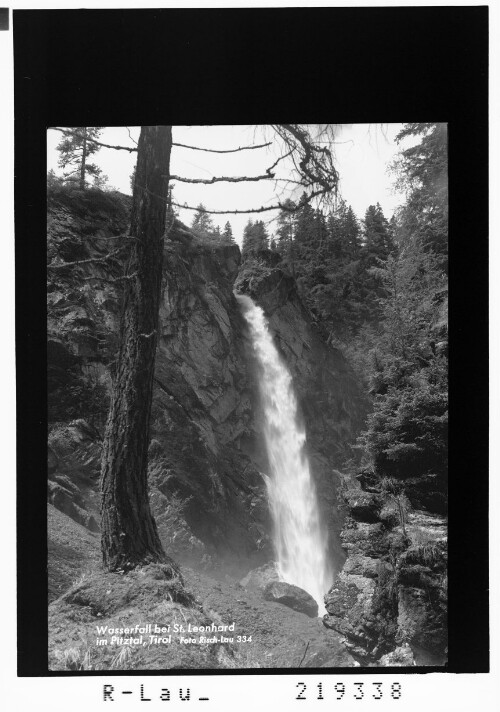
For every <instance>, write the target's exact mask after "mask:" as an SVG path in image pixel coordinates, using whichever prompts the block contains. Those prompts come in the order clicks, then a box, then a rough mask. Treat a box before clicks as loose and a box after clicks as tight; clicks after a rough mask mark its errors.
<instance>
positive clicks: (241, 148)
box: [172, 141, 271, 153]
mask: <svg viewBox="0 0 500 712" xmlns="http://www.w3.org/2000/svg"><path fill="white" fill-rule="evenodd" d="M270 145H271V141H270V142H269V143H261V144H260V145H257V146H239V147H238V148H228V149H226V150H219V149H216V148H200V147H199V146H188V145H186V144H185V143H175V141H174V142H173V143H172V146H180V147H181V148H190V149H191V150H192V151H206V152H207V153H237V152H238V151H251V150H253V149H255V148H266V146H270Z"/></svg>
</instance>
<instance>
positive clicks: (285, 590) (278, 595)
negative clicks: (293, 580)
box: [263, 581, 318, 618]
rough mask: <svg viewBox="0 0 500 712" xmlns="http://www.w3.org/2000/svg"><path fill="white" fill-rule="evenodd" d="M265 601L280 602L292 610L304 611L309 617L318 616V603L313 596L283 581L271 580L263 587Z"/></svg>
mask: <svg viewBox="0 0 500 712" xmlns="http://www.w3.org/2000/svg"><path fill="white" fill-rule="evenodd" d="M263 595H264V598H265V600H266V601H274V602H275V603H281V605H282V606H288V608H292V609H293V610H294V611H299V613H305V614H306V616H309V617H310V618H317V617H318V604H317V603H316V601H315V600H314V598H313V597H312V596H311V595H309V594H308V593H307V591H304V590H303V589H302V588H299V587H298V586H293V585H292V584H290V583H285V582H284V581H271V583H268V584H267V586H266V587H265V589H264V594H263Z"/></svg>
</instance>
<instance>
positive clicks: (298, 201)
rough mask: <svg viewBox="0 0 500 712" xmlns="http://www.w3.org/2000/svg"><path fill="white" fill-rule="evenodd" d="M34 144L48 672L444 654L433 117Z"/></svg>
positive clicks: (401, 662) (54, 137)
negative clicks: (41, 205) (42, 304)
mask: <svg viewBox="0 0 500 712" xmlns="http://www.w3.org/2000/svg"><path fill="white" fill-rule="evenodd" d="M48 142H49V144H48V152H47V156H48V161H50V166H51V167H50V169H49V171H48V175H47V229H48V232H47V276H48V282H47V299H48V302H47V316H48V324H47V333H48V361H47V367H48V371H47V374H48V381H47V385H48V425H49V429H48V457H49V460H48V463H49V464H48V467H49V474H48V478H49V479H48V573H49V579H48V586H49V601H50V607H49V664H50V668H51V669H52V670H112V669H119V670H128V669H132V670H134V669H136V670H137V669H163V668H171V667H175V668H194V669H198V668H215V669H217V668H221V669H226V668H243V669H246V668H282V667H285V668H286V667H304V668H307V667H315V668H317V667H323V666H326V667H352V666H356V665H357V666H359V665H363V666H387V665H389V666H414V665H421V666H425V665H433V666H443V665H445V664H446V659H447V615H446V613H447V428H448V405H447V404H448V398H447V396H448V393H447V390H448V389H447V375H448V368H447V363H448V362H447V355H448V327H447V305H448V288H447V244H448V230H447V216H448V191H447V126H446V124H443V123H405V124H397V125H395V124H380V125H379V124H368V125H337V124H324V125H301V124H280V125H266V126H211V127H209V126H206V127H205V126H191V127H176V126H143V127H120V128H116V127H115V128H105V127H95V126H93V127H87V126H81V127H53V128H51V129H49V131H48ZM118 154H119V155H118ZM111 172H113V173H112V176H110V175H109V174H110V173H111ZM360 172H362V176H360ZM353 204H354V207H353Z"/></svg>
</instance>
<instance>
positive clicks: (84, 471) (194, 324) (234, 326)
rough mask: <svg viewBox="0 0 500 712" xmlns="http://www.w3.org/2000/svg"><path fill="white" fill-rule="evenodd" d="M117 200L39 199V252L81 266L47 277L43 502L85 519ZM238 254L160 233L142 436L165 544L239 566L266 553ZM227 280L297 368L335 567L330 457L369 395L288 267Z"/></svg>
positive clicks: (102, 406)
mask: <svg viewBox="0 0 500 712" xmlns="http://www.w3.org/2000/svg"><path fill="white" fill-rule="evenodd" d="M128 207H129V206H128V199H127V197H126V196H122V195H119V194H102V193H98V192H96V195H95V196H90V195H89V191H86V193H85V194H81V193H77V192H75V193H73V195H72V196H68V195H67V194H66V193H65V192H64V191H61V192H60V193H57V191H54V192H53V193H52V194H51V196H50V198H49V212H48V215H49V258H50V259H51V260H52V261H54V260H56V261H58V260H59V261H60V262H61V263H62V262H63V261H64V262H77V263H78V264H76V265H73V266H71V267H64V266H61V267H60V268H58V269H56V270H53V271H52V272H51V273H50V281H49V328H48V331H49V347H48V361H49V421H50V436H49V446H50V451H49V455H50V458H51V466H50V471H49V478H50V479H49V501H50V502H52V503H53V504H54V505H55V506H56V507H59V508H60V509H61V510H62V511H64V512H65V513H67V514H69V516H71V517H72V518H74V519H75V520H76V521H78V522H79V523H81V524H83V525H84V526H87V527H90V528H91V529H93V530H95V529H96V528H97V523H98V521H99V515H98V496H97V494H96V484H97V481H98V477H99V452H100V444H101V439H102V434H103V430H104V422H105V415H106V411H107V405H108V399H109V388H110V381H111V374H112V369H113V359H114V355H115V353H116V344H117V338H118V334H117V329H118V314H119V301H120V275H121V265H122V264H123V261H124V260H125V259H126V240H125V238H124V237H123V236H124V234H125V233H126V230H127V221H128ZM110 252H111V253H112V256H111V258H109V257H108V258H106V259H104V257H105V256H106V255H109V253H110ZM239 266H240V251H239V248H238V247H237V246H236V245H214V244H211V243H209V242H206V241H205V242H204V241H203V240H202V239H200V238H199V237H197V236H196V235H194V234H193V233H192V232H191V231H189V230H188V229H187V228H185V227H184V226H183V225H182V224H181V223H179V222H176V223H175V225H174V227H173V229H172V230H171V232H170V233H169V236H168V239H167V240H166V244H165V254H164V288H163V296H162V304H161V309H160V324H161V334H160V341H159V346H158V353H157V359H156V371H155V393H154V402H153V410H152V438H151V444H150V484H151V502H152V506H153V510H154V514H155V517H156V519H157V523H158V527H159V531H160V534H161V536H162V539H163V542H164V545H165V547H166V549H167V550H168V551H169V552H170V553H171V555H172V556H173V557H174V558H177V559H178V560H180V561H181V562H183V563H187V564H190V565H197V566H200V565H201V566H206V567H207V568H210V569H220V570H223V571H224V572H230V573H234V574H235V575H237V576H240V575H244V574H245V573H246V572H248V571H249V570H250V569H253V568H255V567H257V566H259V565H261V564H263V563H265V562H267V561H269V560H270V559H271V558H272V546H271V542H270V531H271V525H270V521H269V513H268V508H267V503H266V497H265V492H264V481H263V478H262V474H261V473H264V472H265V471H266V468H267V462H266V458H265V455H264V454H263V452H264V448H263V445H262V440H261V432H260V422H259V410H258V403H257V402H256V393H257V387H256V384H255V382H254V369H253V364H252V358H251V350H250V348H249V343H248V339H247V335H246V329H245V325H244V320H243V318H242V316H241V314H240V311H239V308H238V304H237V301H236V299H235V296H234V294H233V289H234V286H235V280H236V278H237V275H238V269H239ZM238 288H239V289H240V290H241V291H247V292H249V293H250V294H251V295H253V296H254V297H255V298H256V300H257V301H258V302H259V303H260V304H261V305H262V306H263V308H264V310H265V311H266V314H267V316H268V317H269V320H270V323H271V327H272V329H273V331H274V332H275V334H276V339H277V341H278V344H279V347H280V349H281V351H282V353H283V355H284V357H285V359H286V360H287V362H288V364H289V365H290V367H291V369H292V373H293V375H294V379H295V385H296V388H297V391H298V394H299V400H300V405H301V411H302V417H303V418H304V421H305V424H306V429H307V433H308V446H309V450H310V453H309V454H310V457H311V463H312V469H313V473H314V476H315V478H316V482H317V485H318V491H319V494H320V499H321V502H322V507H323V514H324V518H325V521H326V522H327V523H328V525H329V528H330V532H331V542H330V544H331V551H332V556H333V558H334V560H335V564H336V566H337V569H339V568H340V566H341V564H342V562H343V559H344V553H343V550H342V548H341V546H340V541H339V538H338V534H339V531H340V523H339V519H338V517H337V516H336V514H337V513H336V510H335V506H336V489H337V487H338V484H339V478H338V473H337V468H339V467H341V466H342V464H343V463H344V462H345V461H346V459H349V458H350V457H352V450H351V446H352V444H353V442H354V440H355V437H356V435H357V433H358V431H359V429H360V427H361V425H362V422H363V417H364V413H365V409H366V405H365V402H364V400H363V397H362V394H361V391H360V390H359V388H358V386H357V383H356V381H355V378H354V376H353V375H352V372H351V371H350V369H349V367H348V365H347V364H346V362H345V360H344V358H343V357H342V355H341V354H340V353H339V352H336V351H335V350H333V349H331V348H329V347H327V346H326V345H325V344H324V342H323V341H322V339H321V337H320V335H319V333H318V331H317V329H316V328H315V327H314V325H313V324H312V322H311V319H310V316H309V315H308V313H307V312H306V310H305V308H304V306H303V305H302V303H301V301H300V299H299V297H298V294H297V292H296V290H295V286H294V282H293V279H292V278H291V277H289V276H287V275H285V274H283V273H282V272H280V270H266V269H264V270H263V271H262V274H261V275H260V277H259V280H257V281H256V282H255V283H254V284H252V285H247V284H242V283H241V281H240V283H239V286H238Z"/></svg>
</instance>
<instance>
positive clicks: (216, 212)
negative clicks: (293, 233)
mask: <svg viewBox="0 0 500 712" xmlns="http://www.w3.org/2000/svg"><path fill="white" fill-rule="evenodd" d="M324 192H325V191H324V190H323V189H319V188H318V190H314V191H313V192H312V193H309V195H308V196H307V202H311V200H313V199H314V198H316V197H317V196H318V195H324ZM171 205H175V207H176V208H183V209H184V210H195V211H196V210H198V208H195V207H193V206H192V205H187V204H186V203H184V205H182V204H181V203H174V202H172V203H171ZM269 210H284V211H285V212H287V213H296V212H298V211H299V210H300V205H296V206H294V207H290V206H289V205H288V204H287V203H286V202H285V203H282V202H278V203H275V204H274V205H268V206H262V207H260V208H246V209H245V210H208V209H206V208H205V210H204V212H205V213H210V214H211V215H247V214H249V213H265V212H267V211H269Z"/></svg>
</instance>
